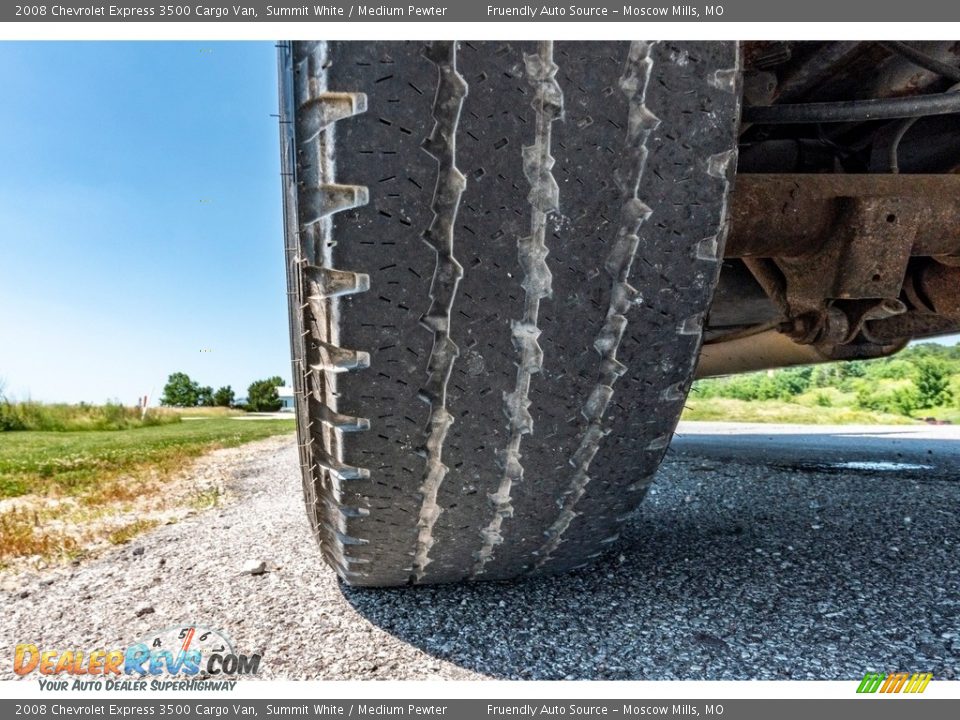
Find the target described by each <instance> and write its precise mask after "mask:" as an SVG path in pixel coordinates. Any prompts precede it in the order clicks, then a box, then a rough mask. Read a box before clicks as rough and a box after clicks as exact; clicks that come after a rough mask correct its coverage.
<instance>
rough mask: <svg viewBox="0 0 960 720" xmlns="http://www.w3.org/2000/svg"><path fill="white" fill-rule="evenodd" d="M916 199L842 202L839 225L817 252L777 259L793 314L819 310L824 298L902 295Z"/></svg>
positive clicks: (918, 210)
mask: <svg viewBox="0 0 960 720" xmlns="http://www.w3.org/2000/svg"><path fill="white" fill-rule="evenodd" d="M921 210H922V204H921V202H920V201H919V200H918V199H916V198H898V197H857V198H848V199H847V200H846V201H845V202H844V203H843V210H842V212H841V215H840V225H839V227H838V228H837V229H836V230H835V231H834V232H831V233H830V234H829V236H828V237H827V238H826V240H825V241H824V242H822V243H821V244H820V245H819V247H818V248H817V251H816V252H814V253H810V254H807V255H804V256H802V257H789V256H787V257H779V258H777V259H776V263H777V266H778V267H779V268H780V270H781V272H782V273H783V274H784V276H785V277H786V279H787V286H786V287H787V302H788V304H789V306H790V310H791V316H792V315H795V314H800V313H801V312H806V311H810V310H818V309H819V308H820V307H822V300H823V299H826V298H830V299H843V300H861V299H865V298H895V297H897V296H898V295H899V294H900V288H901V286H902V285H903V278H904V276H905V275H906V271H907V262H908V261H909V260H910V252H911V249H912V247H913V239H914V233H915V228H914V227H913V225H912V224H911V223H909V222H904V221H903V218H904V217H905V216H906V217H914V216H918V215H919V214H920V213H921Z"/></svg>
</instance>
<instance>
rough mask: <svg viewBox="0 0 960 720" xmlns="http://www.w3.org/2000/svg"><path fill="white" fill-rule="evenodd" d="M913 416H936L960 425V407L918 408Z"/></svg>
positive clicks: (921, 417)
mask: <svg viewBox="0 0 960 720" xmlns="http://www.w3.org/2000/svg"><path fill="white" fill-rule="evenodd" d="M913 416H914V417H916V418H919V419H921V420H922V419H923V418H928V417H932V418H936V419H937V420H947V421H949V422H951V423H953V424H954V425H960V408H932V409H926V410H917V411H915V412H914V413H913Z"/></svg>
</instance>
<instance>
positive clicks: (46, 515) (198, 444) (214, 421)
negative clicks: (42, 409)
mask: <svg viewBox="0 0 960 720" xmlns="http://www.w3.org/2000/svg"><path fill="white" fill-rule="evenodd" d="M293 431H294V422H293V420H292V419H290V420H286V419H283V420H274V419H266V420H244V421H238V420H232V419H230V418H229V417H223V416H221V417H211V418H209V419H207V420H205V421H204V422H182V423H181V422H174V423H168V424H164V425H153V426H148V427H139V428H132V429H128V430H104V431H98V430H87V431H84V432H39V431H20V432H0V499H2V498H18V499H16V500H9V502H10V503H11V506H10V507H8V509H6V510H4V511H2V512H0V569H2V568H3V567H4V566H6V565H8V564H9V563H10V562H12V561H13V560H14V559H16V558H30V557H40V558H44V559H46V560H56V561H64V560H70V559H74V558H77V557H80V556H82V555H83V554H84V553H85V552H87V548H88V547H89V546H90V545H91V543H95V542H96V541H97V540H98V539H101V540H105V541H106V542H107V543H109V544H112V545H122V544H124V543H127V542H129V541H130V540H131V539H132V538H133V537H135V536H136V535H138V534H140V533H142V532H145V531H147V530H149V529H151V528H152V527H155V526H156V525H157V522H158V520H157V517H156V514H155V513H156V511H169V510H176V509H177V508H190V509H192V510H194V511H199V510H204V509H206V508H209V507H213V506H215V505H216V504H217V503H218V502H219V500H220V490H219V489H218V488H217V487H209V488H206V489H202V490H199V491H195V492H193V493H190V494H184V492H183V490H182V488H181V490H180V491H174V492H171V489H172V488H175V487H176V486H171V482H170V480H171V478H172V476H173V474H174V473H175V472H176V471H178V470H180V469H182V468H184V467H185V466H186V465H187V464H188V463H189V462H190V461H191V460H192V459H194V458H196V457H197V456H199V455H202V454H204V453H206V452H209V451H210V450H214V449H216V448H223V447H233V446H236V445H241V444H243V443H247V442H251V441H254V440H261V439H264V438H268V437H271V436H273V435H281V434H288V433H293ZM138 508H139V509H140V510H138ZM147 508H149V509H150V513H153V514H154V515H153V516H151V517H140V518H136V517H135V514H136V513H137V512H140V511H141V510H144V509H147ZM131 515H133V517H134V519H131ZM118 521H119V522H120V524H119V525H118V524H117V523H118Z"/></svg>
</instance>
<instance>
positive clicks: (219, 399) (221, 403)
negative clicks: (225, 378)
mask: <svg viewBox="0 0 960 720" xmlns="http://www.w3.org/2000/svg"><path fill="white" fill-rule="evenodd" d="M213 404H214V405H216V406H217V407H230V406H231V405H233V388H231V387H230V386H229V385H225V386H224V387H222V388H217V391H216V392H215V393H214V394H213Z"/></svg>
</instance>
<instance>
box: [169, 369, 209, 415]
mask: <svg viewBox="0 0 960 720" xmlns="http://www.w3.org/2000/svg"><path fill="white" fill-rule="evenodd" d="M199 399H200V386H199V385H198V384H197V383H195V382H194V381H193V380H191V379H190V376H189V375H187V374H186V373H182V372H175V373H173V374H172V375H171V376H170V377H168V378H167V384H166V385H164V386H163V396H162V397H161V398H160V404H161V405H172V406H173V407H196V405H197V402H198V401H199Z"/></svg>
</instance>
